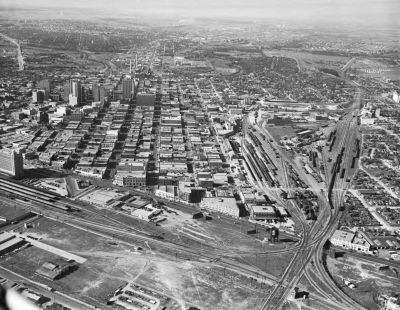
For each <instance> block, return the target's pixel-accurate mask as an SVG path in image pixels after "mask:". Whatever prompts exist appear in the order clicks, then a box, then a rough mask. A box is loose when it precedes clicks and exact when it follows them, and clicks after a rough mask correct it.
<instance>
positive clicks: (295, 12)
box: [0, 0, 400, 27]
mask: <svg viewBox="0 0 400 310" xmlns="http://www.w3.org/2000/svg"><path fill="white" fill-rule="evenodd" d="M0 7H3V8H4V9H5V10H7V11H9V13H11V14H12V13H13V12H14V10H20V9H27V10H30V9H35V8H36V9H38V8H45V9H46V10H54V11H55V12H57V14H53V15H49V16H48V17H49V18H65V17H67V16H68V9H70V8H75V13H76V14H77V15H79V14H81V13H83V12H76V9H77V8H81V9H89V11H86V12H84V14H86V15H89V16H90V15H101V16H103V14H105V15H107V14H108V16H112V17H113V18H115V17H121V18H127V17H128V18H129V17H132V18H135V17H138V16H160V17H162V18H178V19H179V20H184V21H185V22H190V21H192V19H193V18H221V19H243V20H253V21H260V22H268V21H270V20H279V21H282V22H287V23H307V24H318V23H319V24H324V25H326V24H328V25H329V24H330V25H332V26H338V25H340V26H345V25H346V23H347V25H348V26H351V25H352V24H353V25H355V26H368V27H374V26H375V27H386V26H393V25H396V24H398V23H399V22H398V16H399V14H400V6H399V5H398V3H397V1H396V0H383V1H379V0H367V1H361V0H355V1H354V0H353V1H346V0H325V1H316V0H299V1H295V0H293V1H291V0H284V1H276V0H269V1H260V0H250V1H246V2H243V1H238V0H234V1H229V3H227V2H226V1H223V0H217V1H211V0H207V1H201V2H198V1H183V0H178V1H172V0H164V1H157V0H151V1H142V0H136V1H127V0H116V1H113V3H112V4H110V3H109V2H108V1H94V0H86V1H78V0H73V1H69V2H68V4H66V3H65V2H64V1H49V0H39V1H35V2H34V3H32V2H31V1H26V0H17V1H10V0H3V1H2V2H0ZM110 9H112V10H110ZM103 17H104V16H103Z"/></svg>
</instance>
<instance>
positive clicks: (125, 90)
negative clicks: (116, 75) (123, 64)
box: [122, 79, 135, 100]
mask: <svg viewBox="0 0 400 310" xmlns="http://www.w3.org/2000/svg"><path fill="white" fill-rule="evenodd" d="M134 92H135V80H132V79H124V80H122V99H128V100H130V99H132V98H133V94H134Z"/></svg>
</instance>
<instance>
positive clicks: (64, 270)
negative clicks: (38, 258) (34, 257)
mask: <svg viewBox="0 0 400 310" xmlns="http://www.w3.org/2000/svg"><path fill="white" fill-rule="evenodd" d="M76 268H77V265H76V263H74V262H67V261H66V260H63V259H56V260H54V261H51V262H45V263H44V264H43V265H42V266H40V267H39V268H38V269H37V270H36V273H37V274H38V275H40V276H42V277H44V278H47V279H49V280H57V279H60V278H62V277H63V276H65V275H67V274H68V273H71V272H72V271H74V270H75V269H76Z"/></svg>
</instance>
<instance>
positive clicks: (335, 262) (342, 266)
mask: <svg viewBox="0 0 400 310" xmlns="http://www.w3.org/2000/svg"><path fill="white" fill-rule="evenodd" d="M327 266H328V269H329V271H330V273H331V275H333V277H334V280H335V281H336V283H338V284H339V286H341V287H342V290H343V291H344V292H345V293H346V294H348V295H349V296H350V297H352V298H353V299H354V300H356V301H358V302H359V303H360V304H362V305H363V306H365V307H366V308H368V309H374V310H375V309H378V308H379V306H378V302H377V299H378V297H379V295H381V294H388V295H390V294H391V293H392V292H394V293H396V292H399V291H400V281H399V279H398V277H397V276H396V274H395V273H394V272H392V271H390V270H388V271H380V270H378V268H379V267H380V266H383V265H382V264H378V263H370V262H368V261H363V260H359V259H355V258H353V257H350V256H346V255H345V256H344V257H342V258H338V259H333V258H331V257H327ZM344 280H348V281H350V282H352V283H354V284H355V285H356V288H355V289H350V288H348V287H347V286H346V285H345V284H344V283H343V281H344Z"/></svg>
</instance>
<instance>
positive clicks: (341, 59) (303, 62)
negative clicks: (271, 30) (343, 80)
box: [263, 50, 350, 69]
mask: <svg viewBox="0 0 400 310" xmlns="http://www.w3.org/2000/svg"><path fill="white" fill-rule="evenodd" d="M263 54H264V55H266V56H269V57H273V56H275V57H278V56H281V57H289V58H293V59H295V60H296V61H297V63H298V64H299V66H300V68H301V69H312V68H331V69H340V68H341V67H343V66H344V65H345V64H346V62H347V61H348V60H349V59H350V57H345V56H340V55H323V54H317V53H308V52H303V51H295V50H263Z"/></svg>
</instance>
